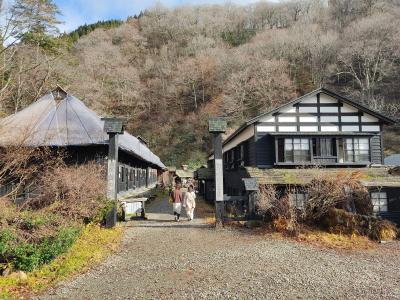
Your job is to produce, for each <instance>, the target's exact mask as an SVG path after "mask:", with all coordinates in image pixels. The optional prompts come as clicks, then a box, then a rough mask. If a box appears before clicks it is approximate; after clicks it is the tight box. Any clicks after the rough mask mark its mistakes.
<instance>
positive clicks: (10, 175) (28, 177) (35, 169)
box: [0, 146, 65, 198]
mask: <svg viewBox="0 0 400 300" xmlns="http://www.w3.org/2000/svg"><path fill="white" fill-rule="evenodd" d="M63 158H64V154H63V152H62V151H58V150H57V151H56V150H53V149H51V148H48V147H40V148H33V147H25V146H11V147H3V148H1V149H0V162H1V164H0V186H7V187H8V191H7V195H5V196H8V197H14V198H15V197H17V196H20V195H21V193H23V191H24V190H32V189H33V188H34V186H35V185H36V184H37V182H38V180H40V178H41V177H42V175H43V174H52V173H54V172H55V170H57V169H58V168H61V167H63V166H65V164H64V161H63Z"/></svg>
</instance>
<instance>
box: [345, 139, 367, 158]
mask: <svg viewBox="0 0 400 300" xmlns="http://www.w3.org/2000/svg"><path fill="white" fill-rule="evenodd" d="M344 158H345V161H346V162H367V161H369V139H368V138H346V139H345V140H344Z"/></svg>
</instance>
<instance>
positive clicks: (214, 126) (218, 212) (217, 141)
mask: <svg viewBox="0 0 400 300" xmlns="http://www.w3.org/2000/svg"><path fill="white" fill-rule="evenodd" d="M208 127H209V132H210V133H212V134H213V144H214V170H215V176H214V177H215V219H216V225H217V226H220V225H222V221H223V216H224V165H223V159H222V157H223V153H222V134H223V133H224V132H225V131H226V120H225V119H224V118H221V117H218V118H210V119H209V121H208Z"/></svg>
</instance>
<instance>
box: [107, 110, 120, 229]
mask: <svg viewBox="0 0 400 300" xmlns="http://www.w3.org/2000/svg"><path fill="white" fill-rule="evenodd" d="M102 120H103V121H104V131H105V132H107V133H108V136H109V144H108V167H107V198H108V199H109V200H111V201H113V207H112V209H111V211H109V212H108V213H107V216H106V227H108V228H111V227H114V226H115V225H116V224H117V203H118V198H117V195H118V171H119V170H118V169H119V164H118V149H119V148H118V135H119V134H122V133H124V123H125V120H124V119H121V118H103V119H102Z"/></svg>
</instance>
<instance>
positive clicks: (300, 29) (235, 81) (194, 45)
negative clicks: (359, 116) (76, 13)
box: [0, 0, 400, 165]
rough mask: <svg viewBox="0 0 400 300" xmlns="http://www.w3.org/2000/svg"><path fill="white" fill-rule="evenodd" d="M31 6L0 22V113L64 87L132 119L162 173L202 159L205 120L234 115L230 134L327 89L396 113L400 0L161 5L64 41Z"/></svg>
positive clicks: (50, 14)
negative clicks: (164, 168) (163, 167)
mask: <svg viewBox="0 0 400 300" xmlns="http://www.w3.org/2000/svg"><path fill="white" fill-rule="evenodd" d="M34 2H35V1H27V0H18V1H16V3H17V4H18V3H20V4H21V5H25V6H26V5H32V3H34ZM39 2H43V1H39ZM44 2H45V3H46V4H47V5H48V6H49V7H50V6H51V5H54V4H53V2H52V1H51V0H46V1H44ZM0 3H1V2H0ZM29 3H30V4H29ZM23 8H24V7H23V6H22V7H20V9H22V10H20V11H19V12H20V13H19V14H18V13H17V14H15V13H14V15H12V18H8V19H7V20H9V22H6V23H9V25H10V27H8V28H7V27H5V26H4V24H2V25H0V26H3V28H2V30H1V32H2V40H3V44H4V46H3V48H2V49H1V50H0V56H1V61H2V64H1V66H0V103H1V113H2V115H3V116H5V115H8V114H10V113H13V112H15V111H17V110H19V109H21V108H23V107H24V106H26V105H28V104H29V103H31V102H32V101H35V100H36V99H37V98H38V97H39V96H40V95H42V94H43V93H45V92H46V91H48V90H49V89H52V88H53V87H54V86H55V85H56V84H60V85H61V86H63V87H64V88H65V89H67V90H68V91H69V92H70V93H73V94H74V95H76V96H77V97H80V98H81V99H83V100H84V101H85V102H86V103H87V104H88V105H89V106H90V107H91V108H93V109H94V110H96V111H97V112H99V113H101V114H103V115H119V116H124V117H126V118H127V119H128V129H129V131H131V132H132V133H134V134H136V135H141V136H143V137H145V138H146V139H148V140H149V142H150V146H151V148H152V149H153V150H154V151H155V152H156V153H158V154H160V156H161V158H162V159H163V160H164V161H165V162H166V164H179V163H182V162H186V163H189V164H192V165H194V164H199V163H203V162H204V159H205V157H206V153H207V152H208V151H209V150H210V142H209V134H208V132H207V119H208V117H209V116H215V115H224V116H226V117H227V118H228V120H229V124H230V127H231V130H233V129H234V128H236V127H237V126H239V125H240V123H241V122H243V121H244V120H246V119H247V118H249V117H251V116H254V115H256V114H258V113H260V112H262V111H267V110H270V109H271V108H273V107H276V106H277V105H280V104H283V103H285V102H287V101H288V100H290V99H292V98H293V97H296V96H297V95H301V94H303V93H306V92H308V91H311V90H312V89H314V88H317V87H319V86H321V85H324V86H327V87H330V88H332V89H334V90H336V91H338V92H340V93H342V94H344V95H347V96H349V97H351V98H352V99H354V100H357V101H360V102H362V103H364V104H367V105H369V106H371V107H372V108H374V109H377V110H379V111H381V112H384V113H385V114H386V115H391V116H393V117H399V114H400V104H399V102H400V91H399V90H400V89H399V85H400V84H399V82H400V2H399V1H397V0H388V1H380V0H368V1H366V0H329V1H322V0H321V1H318V0H309V1H290V2H284V3H269V2H260V3H256V4H252V5H248V6H236V5H233V4H226V5H208V6H183V7H178V8H176V9H174V10H170V9H167V8H165V7H162V6H156V7H154V8H152V9H150V10H148V11H145V12H143V13H142V14H141V15H140V16H139V17H135V18H133V17H132V18H129V19H128V20H126V21H124V22H121V23H119V22H116V21H112V22H109V23H107V22H106V23H99V24H98V25H99V26H92V27H90V26H89V27H87V28H88V29H89V30H86V31H85V28H81V29H80V31H76V32H74V33H73V34H72V35H71V34H70V35H67V34H64V35H58V37H55V33H54V30H55V28H56V27H55V26H56V24H57V8H56V7H54V6H51V8H52V9H46V13H45V14H43V13H42V14H37V15H32V14H31V15H30V20H31V21H29V22H28V23H32V24H31V25H30V26H26V22H27V20H26V19H23V18H22V17H23V16H24V14H23V13H24V11H23ZM25 8H26V7H25ZM47 8H48V7H47ZM12 9H13V8H8V9H6V8H3V12H2V13H3V14H7V15H8V16H10V13H12ZM14 9H15V8H14ZM32 11H33V10H30V12H32ZM43 16H45V17H43ZM32 20H34V21H32ZM24 22H25V24H24ZM22 24H24V26H22ZM38 24H39V25H38ZM103 25H104V26H103ZM97 27H99V28H97ZM104 27H105V28H104ZM10 28H11V29H10ZM22 28H24V29H22ZM81 33H82V34H81ZM6 45H7V46H6ZM391 134H393V133H391ZM391 137H392V138H391V139H390V140H391V142H389V143H386V146H387V147H388V148H389V149H388V151H393V150H394V149H395V141H394V139H393V136H391Z"/></svg>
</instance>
